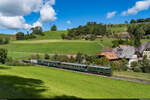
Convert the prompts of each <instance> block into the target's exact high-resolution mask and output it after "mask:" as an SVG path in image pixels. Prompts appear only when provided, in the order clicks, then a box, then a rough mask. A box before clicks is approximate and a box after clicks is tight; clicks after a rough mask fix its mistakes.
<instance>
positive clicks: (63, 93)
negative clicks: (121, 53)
mask: <svg viewBox="0 0 150 100" xmlns="http://www.w3.org/2000/svg"><path fill="white" fill-rule="evenodd" d="M0 86H1V88H0V98H150V94H149V90H150V85H148V84H143V83H134V82H128V81H121V80H115V79H110V78H103V77H99V76H95V75H86V74H81V73H76V72H70V71H64V70H58V69H53V68H45V67H39V66H31V67H29V66H28V67H22V66H17V67H12V66H6V65H0Z"/></svg>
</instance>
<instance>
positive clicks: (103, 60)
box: [99, 57, 110, 67]
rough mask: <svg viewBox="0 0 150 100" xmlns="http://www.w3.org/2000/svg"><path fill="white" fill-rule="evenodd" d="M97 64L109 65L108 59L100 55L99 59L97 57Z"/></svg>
mask: <svg viewBox="0 0 150 100" xmlns="http://www.w3.org/2000/svg"><path fill="white" fill-rule="evenodd" d="M99 65H102V66H106V67H109V66H110V61H109V59H107V58H106V57H102V58H101V59H99Z"/></svg>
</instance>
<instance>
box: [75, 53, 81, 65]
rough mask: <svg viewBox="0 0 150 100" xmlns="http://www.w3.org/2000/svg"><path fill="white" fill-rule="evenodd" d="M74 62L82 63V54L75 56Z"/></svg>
mask: <svg viewBox="0 0 150 100" xmlns="http://www.w3.org/2000/svg"><path fill="white" fill-rule="evenodd" d="M76 61H77V62H78V63H82V61H83V54H82V53H78V54H77V57H76Z"/></svg>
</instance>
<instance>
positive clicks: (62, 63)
mask: <svg viewBox="0 0 150 100" xmlns="http://www.w3.org/2000/svg"><path fill="white" fill-rule="evenodd" d="M61 64H65V65H73V66H84V67H86V66H87V65H85V64H74V63H66V62H62V63H61Z"/></svg>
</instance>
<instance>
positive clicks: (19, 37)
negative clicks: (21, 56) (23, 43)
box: [16, 32, 24, 40]
mask: <svg viewBox="0 0 150 100" xmlns="http://www.w3.org/2000/svg"><path fill="white" fill-rule="evenodd" d="M16 39H17V40H24V33H23V32H18V33H17V34H16Z"/></svg>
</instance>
